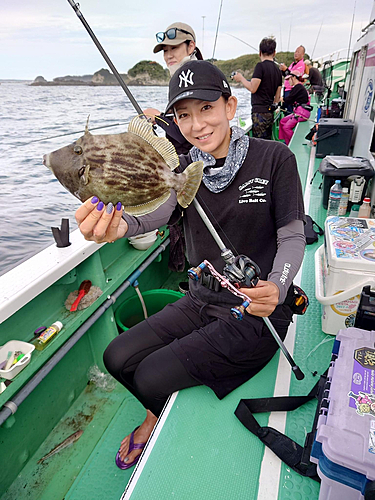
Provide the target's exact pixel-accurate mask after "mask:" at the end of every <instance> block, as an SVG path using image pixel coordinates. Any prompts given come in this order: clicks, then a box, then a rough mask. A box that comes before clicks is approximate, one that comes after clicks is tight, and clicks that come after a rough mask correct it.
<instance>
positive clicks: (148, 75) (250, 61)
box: [30, 52, 294, 87]
mask: <svg viewBox="0 0 375 500" xmlns="http://www.w3.org/2000/svg"><path fill="white" fill-rule="evenodd" d="M293 57H294V54H293V52H278V54H277V60H278V61H279V62H284V63H285V64H286V65H287V66H289V64H290V63H291V62H292V61H293ZM258 62H259V56H258V54H246V55H244V56H240V57H237V58H236V59H229V60H227V61H220V60H215V61H214V63H215V65H216V66H218V67H219V68H220V69H221V70H222V72H223V73H224V74H225V75H226V76H227V77H228V78H229V77H230V75H231V73H232V72H233V71H241V72H242V74H243V75H244V77H245V78H247V79H251V77H252V74H253V71H254V68H255V66H256V64H257V63H258ZM120 74H121V73H120ZM121 77H122V78H123V80H124V82H125V83H126V85H130V86H132V85H136V86H150V85H153V86H165V85H168V83H169V79H170V76H169V71H168V70H167V69H164V68H163V67H162V66H161V65H160V64H159V63H158V62H156V61H140V62H138V63H137V64H136V65H135V66H133V67H132V68H131V69H130V70H129V71H128V72H127V73H123V74H121ZM232 84H233V85H234V86H241V84H236V83H235V82H232ZM30 85H32V86H57V85H66V86H68V85H80V86H82V85H85V86H91V87H98V86H115V85H119V83H118V81H117V79H116V77H115V76H114V75H113V74H112V73H111V72H110V71H109V70H108V69H103V68H102V69H100V70H99V71H97V72H96V73H94V74H93V75H83V76H70V75H67V76H59V77H56V78H54V79H53V80H52V81H47V80H46V79H45V78H44V77H43V76H37V77H36V78H35V80H34V81H33V82H32V83H30Z"/></svg>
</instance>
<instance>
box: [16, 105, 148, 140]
mask: <svg viewBox="0 0 375 500" xmlns="http://www.w3.org/2000/svg"><path fill="white" fill-rule="evenodd" d="M142 116H144V115H143V113H142ZM129 123H130V122H123V123H114V124H113V125H103V126H101V127H93V128H91V127H90V130H100V129H102V128H110V127H118V126H119V125H129ZM84 132H85V131H84V130H77V131H76V132H67V133H66V134H59V135H51V136H50V137H44V138H43V139H35V140H34V141H30V142H24V143H23V144H20V146H27V145H28V144H32V143H33V142H41V141H49V140H50V139H57V138H58V137H65V136H66V135H74V134H82V133H84Z"/></svg>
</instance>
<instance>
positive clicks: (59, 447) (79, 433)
mask: <svg viewBox="0 0 375 500" xmlns="http://www.w3.org/2000/svg"><path fill="white" fill-rule="evenodd" d="M82 434H83V430H81V429H80V430H79V431H77V432H75V433H74V434H72V435H71V436H69V437H67V438H66V439H64V441H63V442H62V443H60V444H58V445H57V446H55V448H54V449H53V450H51V451H50V452H49V453H47V455H44V457H43V458H41V459H40V460H38V464H41V463H42V462H44V460H47V459H48V458H50V457H52V455H55V454H56V453H59V451H61V450H63V449H64V448H67V447H68V446H70V445H72V444H73V443H75V442H76V441H77V440H78V439H79V438H80V437H81V436H82Z"/></svg>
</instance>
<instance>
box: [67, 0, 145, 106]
mask: <svg viewBox="0 0 375 500" xmlns="http://www.w3.org/2000/svg"><path fill="white" fill-rule="evenodd" d="M68 3H69V4H70V5H71V7H72V8H73V10H74V11H75V13H76V14H77V16H78V19H80V21H81V22H82V24H83V26H84V27H85V29H86V31H87V32H88V34H89V35H90V37H91V39H92V41H93V42H94V43H95V45H96V46H97V48H98V50H99V52H100V53H101V55H102V56H103V57H104V59H105V62H106V63H107V64H108V66H109V67H110V69H111V70H112V72H113V74H114V76H115V77H116V79H117V81H118V82H119V84H120V85H121V87H122V88H123V90H124V92H125V94H126V95H127V96H128V98H129V100H130V102H131V103H132V104H133V106H134V108H135V110H136V112H137V114H138V115H143V110H142V109H141V107H140V106H139V104H138V103H137V101H136V100H135V98H134V96H133V94H132V93H131V92H130V90H129V88H128V86H127V85H126V83H125V82H124V80H123V78H122V77H121V75H120V73H119V72H118V71H117V69H116V68H115V66H114V64H113V63H112V61H111V60H110V58H109V57H108V55H107V53H106V52H105V50H104V49H103V47H102V46H101V44H100V42H99V40H98V39H97V38H96V36H95V34H94V32H93V31H92V29H91V28H90V26H89V24H88V23H87V21H86V19H85V18H84V17H83V15H82V12H81V11H80V10H79V3H75V2H74V0H68Z"/></svg>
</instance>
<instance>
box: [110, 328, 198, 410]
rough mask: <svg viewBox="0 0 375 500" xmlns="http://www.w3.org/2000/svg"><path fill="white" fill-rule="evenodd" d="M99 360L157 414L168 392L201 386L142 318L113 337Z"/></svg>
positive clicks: (146, 406) (145, 405) (144, 404)
mask: <svg viewBox="0 0 375 500" xmlns="http://www.w3.org/2000/svg"><path fill="white" fill-rule="evenodd" d="M103 359H104V364H105V366H106V368H107V370H108V371H109V373H110V374H111V375H112V376H113V377H114V378H115V379H116V380H118V381H119V382H120V383H121V384H122V385H123V386H125V387H126V388H127V389H128V390H129V391H130V392H131V393H132V394H133V395H134V396H135V397H136V398H137V399H138V401H140V402H141V403H142V404H143V406H144V407H145V408H146V409H148V410H150V411H152V413H153V414H154V415H156V416H157V417H158V416H159V415H160V413H161V411H162V409H163V406H164V405H165V403H166V401H167V399H168V397H169V395H170V394H172V393H173V392H175V391H177V390H180V389H185V388H187V387H194V386H196V385H201V384H200V382H198V381H197V380H196V379H194V378H193V377H192V376H191V375H189V373H188V372H187V371H186V369H185V367H184V365H183V364H182V363H181V361H180V360H179V359H178V358H177V356H176V355H175V354H174V352H173V351H172V349H171V348H170V347H169V345H167V344H165V343H164V342H163V341H162V340H161V339H160V338H159V337H158V335H157V334H156V333H155V332H154V331H153V330H152V328H150V326H149V325H148V324H147V322H146V321H142V323H139V324H138V325H136V326H134V327H133V328H131V329H130V330H127V331H126V332H123V333H122V334H121V335H119V336H118V337H116V338H115V339H114V340H113V341H112V342H111V343H110V344H109V346H108V347H107V349H106V350H105V352H104V357H103Z"/></svg>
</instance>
